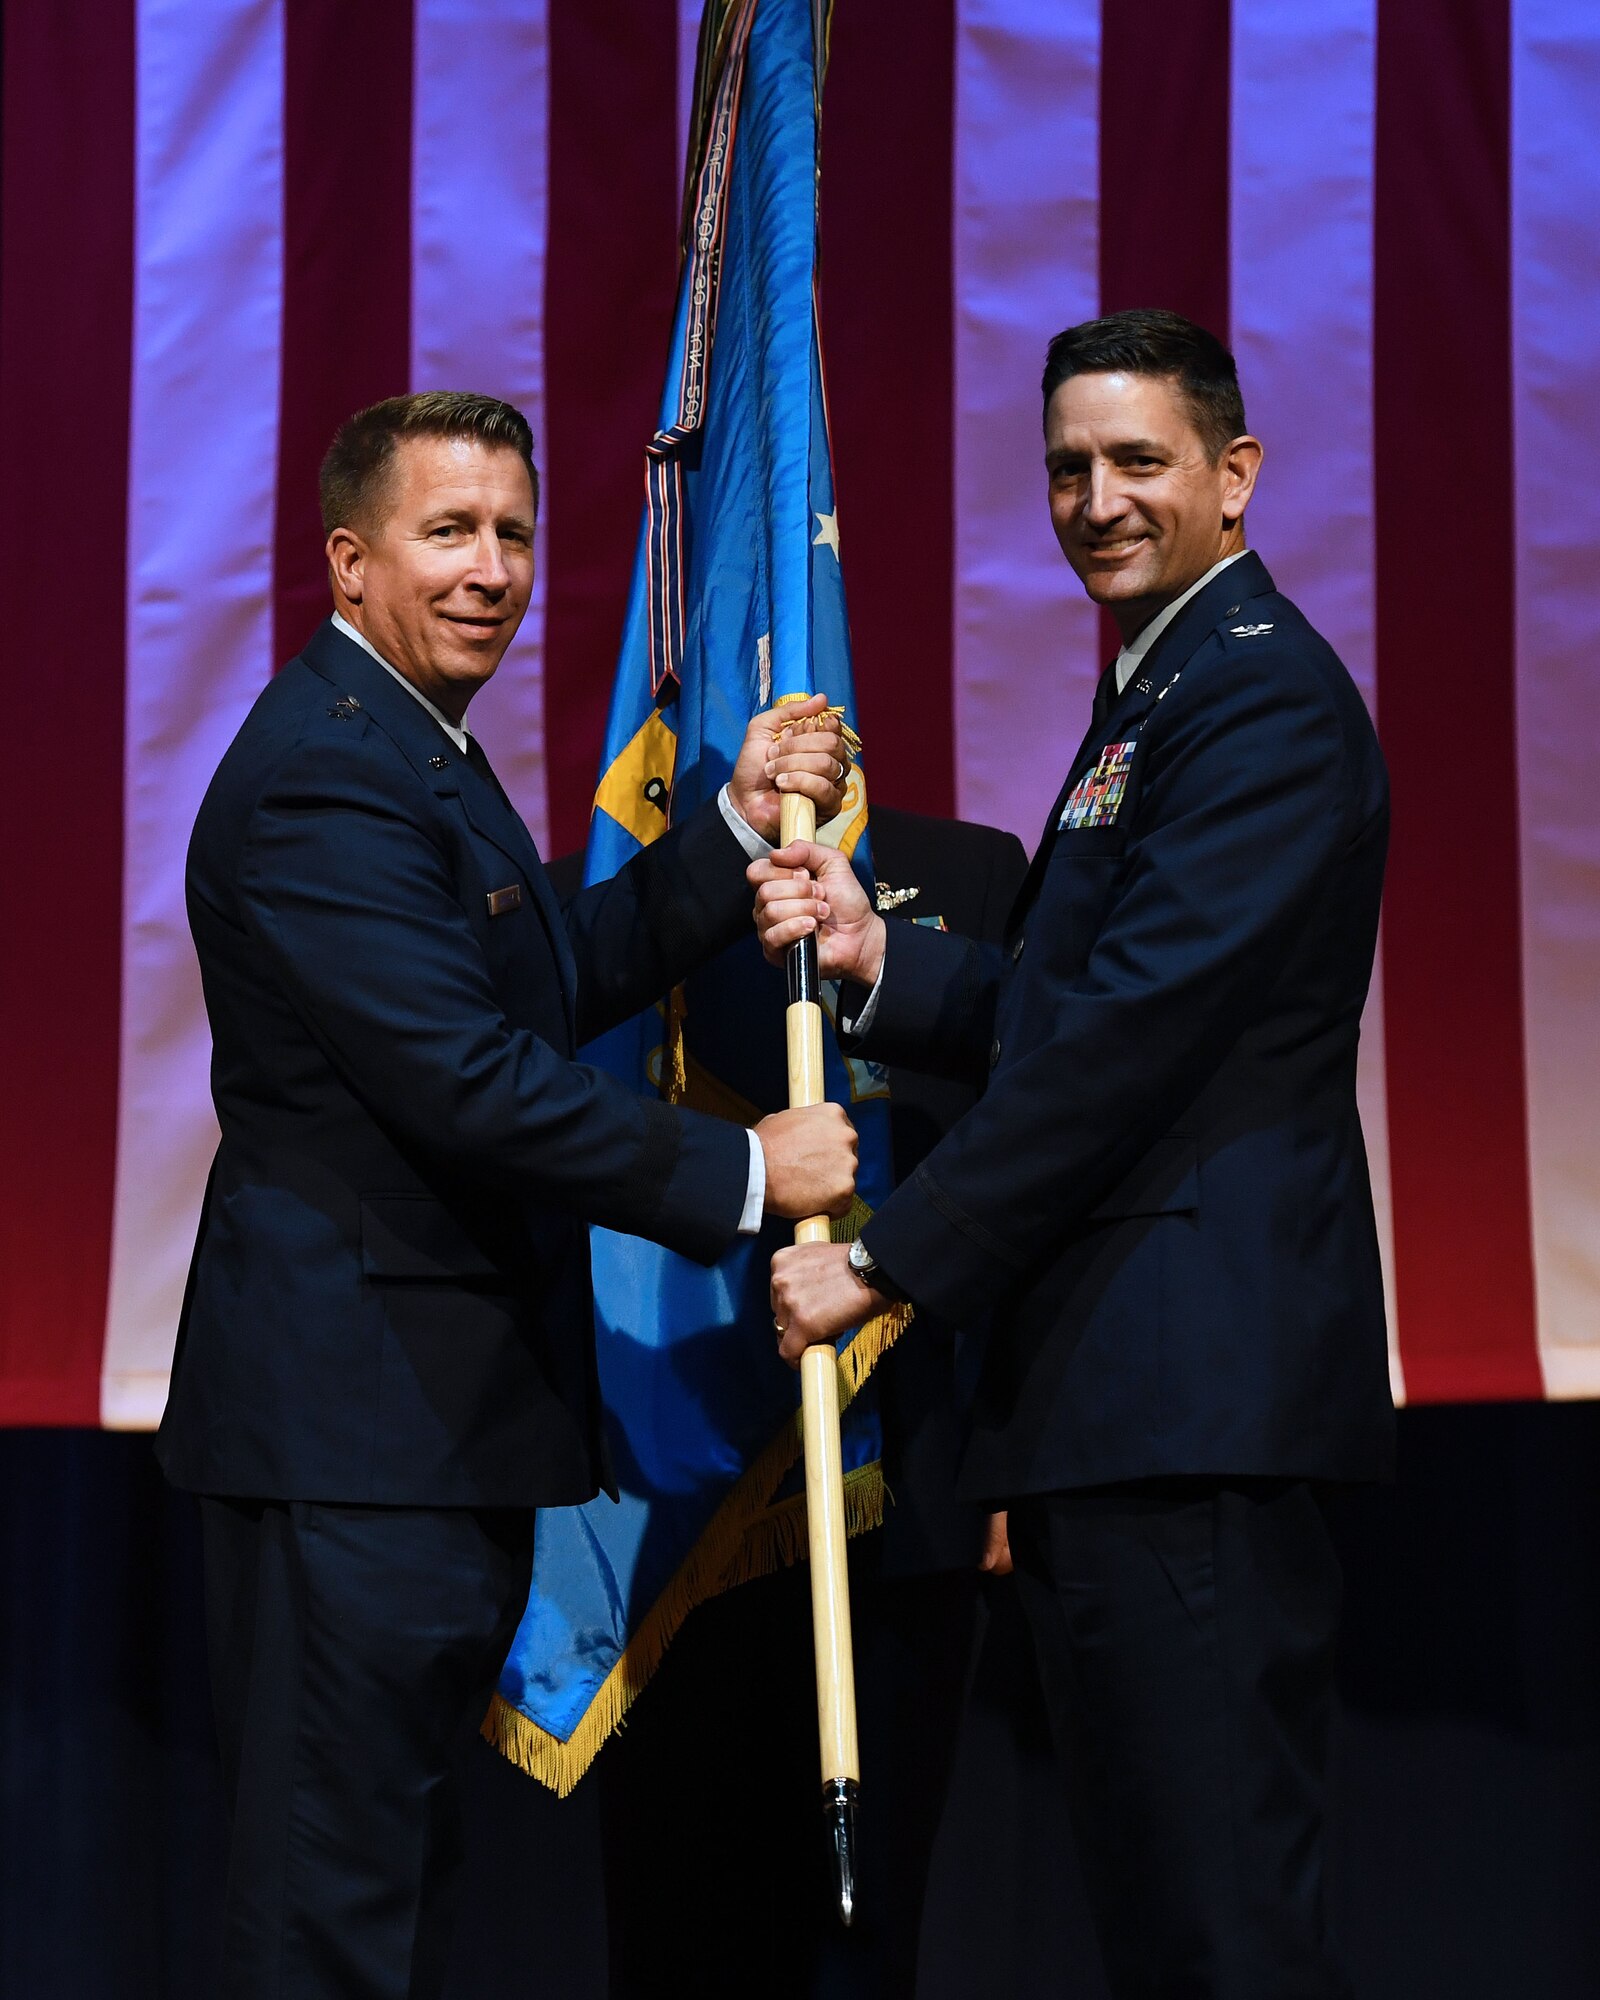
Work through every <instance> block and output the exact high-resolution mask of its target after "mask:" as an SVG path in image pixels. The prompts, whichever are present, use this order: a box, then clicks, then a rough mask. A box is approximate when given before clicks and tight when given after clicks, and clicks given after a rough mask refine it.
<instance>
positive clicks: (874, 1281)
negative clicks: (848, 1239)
mask: <svg viewBox="0 0 1600 2000" xmlns="http://www.w3.org/2000/svg"><path fill="white" fill-rule="evenodd" d="M846 1254H847V1255H848V1257H849V1261H850V1268H851V1270H852V1271H854V1272H855V1274H856V1276H857V1277H858V1278H859V1279H860V1280H861V1282H862V1284H864V1285H870V1286H871V1287H872V1289H873V1290H874V1291H875V1292H881V1293H882V1294H883V1296H884V1297H885V1298H886V1299H891V1300H896V1301H897V1300H900V1299H902V1298H904V1297H905V1294H904V1293H903V1292H902V1291H901V1290H900V1288H899V1286H898V1285H897V1284H896V1283H895V1282H894V1280H893V1278H891V1277H890V1276H889V1274H888V1272H887V1271H884V1270H881V1269H880V1268H879V1265H878V1260H877V1259H876V1258H875V1257H874V1256H873V1254H872V1252H871V1251H870V1250H869V1249H868V1248H867V1246H866V1244H865V1243H863V1242H862V1240H861V1238H860V1237H859V1236H858V1237H856V1239H855V1240H854V1242H853V1243H852V1244H851V1245H850V1248H849V1251H848V1252H847V1253H846Z"/></svg>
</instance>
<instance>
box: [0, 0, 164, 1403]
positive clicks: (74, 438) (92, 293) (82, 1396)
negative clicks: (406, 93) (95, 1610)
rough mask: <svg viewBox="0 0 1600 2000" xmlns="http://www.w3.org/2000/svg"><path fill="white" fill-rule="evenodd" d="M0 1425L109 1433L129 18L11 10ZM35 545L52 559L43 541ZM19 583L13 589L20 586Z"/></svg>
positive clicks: (99, 3) (3, 309)
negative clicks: (67, 556)
mask: <svg viewBox="0 0 1600 2000" xmlns="http://www.w3.org/2000/svg"><path fill="white" fill-rule="evenodd" d="M4 32H5V49H4V80H5V81H4V111H3V114H0V117H3V132H4V164H3V167H0V182H3V189H4V208H3V213H0V438H3V439H4V448H5V461H6V466H5V475H4V478H3V480H0V487H3V489H4V492H3V499H0V507H3V509H4V514H3V519H4V531H3V532H4V540H5V545H6V547H7V548H9V549H10V550H11V551H12V552H13V556H14V557H17V556H18V554H19V552H21V551H27V550H31V551H33V552H35V553H36V554H39V555H41V556H45V555H46V549H47V547H48V541H49V537H50V536H52V535H61V536H65V537H66V538H67V542H68V544H69V545H70V546H72V547H73V548H74V550H75V564H74V565H73V566H70V567H63V565H62V563H61V561H60V560H59V558H60V556H61V553H62V551H61V549H59V548H58V549H57V550H56V551H55V557H56V559H55V560H54V561H52V560H51V559H50V558H49V557H46V560H45V566H44V568H43V569H42V571H41V572H40V574H39V575H38V576H37V577H35V578H32V579H31V580H29V581H28V582H27V583H26V586H25V587H21V588H18V589H15V590H13V591H12V592H11V593H10V597H9V601H8V603H7V607H6V643H5V651H4V658H5V677H4V687H5V708H6V748H7V761H8V766H9V768H8V774H7V782H6V784H5V786H4V788H3V797H0V853H3V854H4V856H5V865H4V867H3V868H0V937H3V938H4V939H5V946H4V949H3V950H0V1031H3V1033H4V1037H5V1047H6V1050H7V1055H8V1060H7V1064H6V1085H5V1089H4V1091H3V1092H0V1157H3V1158H4V1159H5V1160H6V1162H7V1164H8V1167H9V1168H10V1169H11V1172H10V1173H9V1175H8V1178H7V1182H6V1191H5V1199H4V1201H3V1202H0V1272H3V1273H4V1282H3V1284H0V1423H7V1424H69V1423H75V1424H94V1423H97V1422H98V1421H99V1414H100V1356H101V1347H102V1342H103V1339H104V1331H105V1309H106V1284H107V1278H108V1266H109V1259H110V1249H111V1207H112V1198H113V1188H114V1179H115V1165H116V1136H117V1135H116V1115H117V1063H118V1041H119V1004H120V995H121V979H120V964H119V958H120V950H121V939H122V927H121V923H120V919H119V913H120V911H121V907H122V748H123V656H124V637H125V634H124V602H125V595H126V591H125V564H126V548H127V484H128V392H129V369H128V355H129V348H130V343H131V338H132V307H133V185H134V180H133V144H134V93H133V79H134V10H133V7H132V5H131V4H129V0H119V4H116V5H109V6H108V5H107V4H105V0H93V4H90V0H72V4H64V5H60V6H56V7H9V8H7V9H6V11H5V31H4ZM42 533H44V535H45V539H43V540H42V539H41V535H42ZM17 574H18V577H19V581H20V580H21V577H22V574H23V572H21V571H19V572H17Z"/></svg>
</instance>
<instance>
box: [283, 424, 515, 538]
mask: <svg viewBox="0 0 1600 2000" xmlns="http://www.w3.org/2000/svg"><path fill="white" fill-rule="evenodd" d="M412 437H439V438H475V439H476V440H477V441H478V443H479V444H486V445H494V446H502V447H504V449H505V450H507V451H514V452H515V453H516V454H517V456H518V458H520V459H521V460H522V462H523V464H524V465H526V466H527V468H528V477H529V479H530V480H531V481H532V482H533V510H534V512H535V513H536V514H537V513H538V511H539V469H538V467H537V466H536V465H535V464H534V462H533V432H532V430H531V429H530V428H529V426H528V420H527V418H526V417H525V416H524V415H523V414H522V412H521V411H520V410H519V409H517V408H516V406H515V405H514V404H511V403H503V402H501V400H500V399H499V397H498V396H473V395H469V394H468V393H467V392H466V391H465V390H462V389H428V390H424V391H423V392H422V393H421V394H420V395H416V396H388V397H385V399H384V400H383V402H381V403H373V404H372V405H371V406H370V407H369V408H367V409H365V410H357V411H356V413H355V415H354V416H353V417H346V418H345V420H344V422H343V423H342V424H341V425H340V426H339V428H338V429H337V430H336V431H335V432H334V434H333V443H332V444H330V445H329V446H328V453H327V456H326V457H325V458H324V459H323V461H322V472H321V476H320V478H319V480H318V486H319V489H320V492H321V496H322V531H323V533H324V534H329V535H331V534H332V533H333V531H334V529H335V528H350V527H356V526H358V525H362V524H368V525H370V523H371V521H372V518H373V514H374V512H375V511H376V509H377V506H378V504H379V502H380V500H381V499H382V495H383V488H384V485H385V483H386V481H387V479H388V476H389V468H390V466H391V465H392V464H393V462H394V454H395V448H396V447H397V446H398V444H399V443H400V441H401V439H402V438H412Z"/></svg>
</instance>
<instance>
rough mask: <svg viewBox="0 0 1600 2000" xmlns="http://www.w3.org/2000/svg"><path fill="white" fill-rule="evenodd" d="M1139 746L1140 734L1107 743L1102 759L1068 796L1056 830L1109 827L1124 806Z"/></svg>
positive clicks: (1101, 755) (1064, 831) (1059, 831)
mask: <svg viewBox="0 0 1600 2000" xmlns="http://www.w3.org/2000/svg"><path fill="white" fill-rule="evenodd" d="M1138 747H1139V739H1138V737H1136V736H1135V737H1131V738H1130V739H1129V740H1128V741H1127V742H1126V743H1108V744H1107V745H1106V747H1105V748H1104V749H1103V750H1102V751H1101V752H1100V761H1099V763H1097V764H1096V765H1095V767H1094V769H1093V770H1092V771H1089V772H1086V773H1085V775H1084V776H1083V777H1081V778H1080V779H1079V780H1078V782H1077V783H1076V784H1075V785H1074V786H1073V788H1072V790H1071V792H1070V793H1069V794H1068V795H1067V802H1066V804H1065V805H1064V806H1063V807H1062V808H1061V817H1060V819H1058V820H1057V821H1056V832H1057V833H1066V832H1069V831H1075V830H1076V829H1077V828H1079V827H1085V826H1110V825H1112V824H1113V822H1114V821H1115V819H1116V817H1117V814H1118V812H1119V811H1120V810H1121V809H1122V801H1123V799H1124V798H1125V797H1126V796H1127V791H1128V767H1129V766H1130V765H1131V764H1132V762H1133V753H1134V751H1135V750H1137V749H1138Z"/></svg>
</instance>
